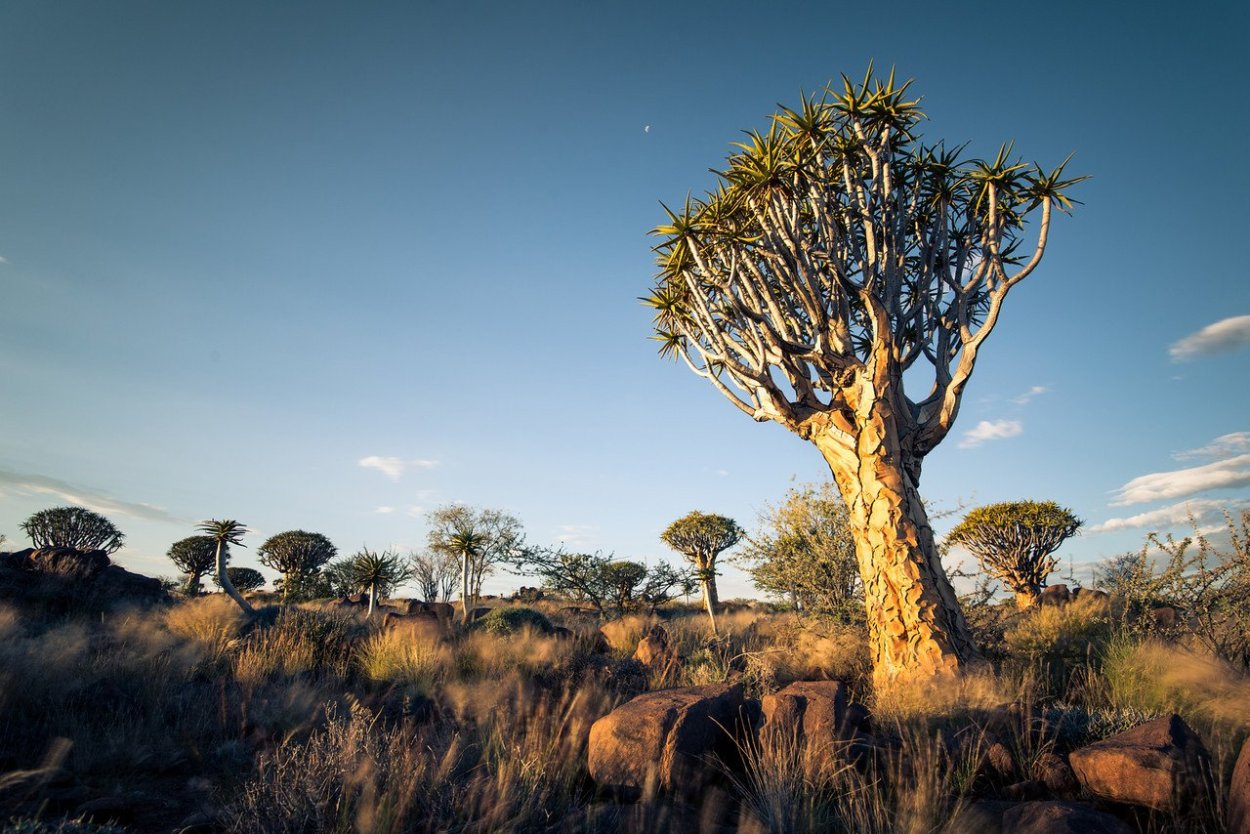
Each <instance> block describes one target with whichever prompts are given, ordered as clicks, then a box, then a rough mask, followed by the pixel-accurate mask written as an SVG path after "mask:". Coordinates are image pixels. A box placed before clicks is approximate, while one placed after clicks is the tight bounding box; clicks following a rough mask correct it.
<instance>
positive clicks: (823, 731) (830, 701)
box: [760, 681, 849, 744]
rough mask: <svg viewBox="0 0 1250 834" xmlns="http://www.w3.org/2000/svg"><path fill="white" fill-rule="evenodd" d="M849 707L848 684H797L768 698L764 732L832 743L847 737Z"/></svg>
mask: <svg viewBox="0 0 1250 834" xmlns="http://www.w3.org/2000/svg"><path fill="white" fill-rule="evenodd" d="M846 706H847V697H846V685H845V684H843V683H842V682H841V681H797V682H795V683H792V684H790V685H789V686H787V687H786V688H785V689H782V690H781V691H780V692H774V693H773V694H771V695H765V696H764V698H763V700H762V701H761V707H762V709H763V713H764V726H763V727H762V728H761V730H760V732H761V733H764V734H770V733H778V734H784V735H791V736H794V737H795V738H797V739H799V740H800V741H802V740H813V741H818V742H820V743H823V744H828V743H830V742H832V741H833V740H834V739H835V738H840V737H845V736H846V735H847V730H848V729H849V728H848V727H847V725H846Z"/></svg>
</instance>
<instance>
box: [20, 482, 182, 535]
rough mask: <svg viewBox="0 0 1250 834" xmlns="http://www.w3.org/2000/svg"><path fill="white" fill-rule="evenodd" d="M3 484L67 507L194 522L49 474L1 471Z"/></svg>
mask: <svg viewBox="0 0 1250 834" xmlns="http://www.w3.org/2000/svg"><path fill="white" fill-rule="evenodd" d="M0 485H3V486H5V487H7V488H8V489H10V490H11V491H13V492H16V493H19V494H25V495H51V496H54V497H56V498H58V499H60V500H61V501H64V502H65V503H67V504H75V505H77V506H79V507H86V508H87V509H89V510H94V511H96V512H98V513H103V514H104V515H121V516H127V517H129V518H142V519H146V520H148V521H166V522H170V523H173V524H183V525H186V524H192V523H194V522H193V521H191V520H188V519H185V518H179V517H178V516H175V515H173V514H171V513H169V512H167V511H166V510H165V509H164V508H162V507H158V506H156V505H154V504H144V503H139V502H134V501H123V500H121V499H120V498H113V497H112V496H109V495H107V494H105V493H103V492H100V491H98V490H94V489H89V488H87V487H82V486H78V485H75V484H71V483H68V482H66V481H62V480H59V479H57V478H50V477H48V476H47V475H34V474H30V473H26V472H14V471H12V470H9V469H0Z"/></svg>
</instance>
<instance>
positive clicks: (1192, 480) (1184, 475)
mask: <svg viewBox="0 0 1250 834" xmlns="http://www.w3.org/2000/svg"><path fill="white" fill-rule="evenodd" d="M1248 484H1250V455H1237V456H1236V457H1232V458H1228V459H1227V460H1218V461H1216V462H1215V463H1208V464H1204V465H1202V466H1192V467H1190V468H1188V469H1174V470H1172V471H1170V472H1154V473H1151V474H1149V475H1142V476H1140V477H1137V478H1134V479H1133V480H1131V481H1129V482H1128V483H1127V484H1125V485H1124V486H1122V487H1120V488H1119V489H1118V490H1116V497H1115V499H1114V500H1112V502H1111V505H1112V506H1114V507H1123V506H1126V505H1129V504H1144V503H1146V502H1149V501H1163V500H1166V499H1169V498H1184V497H1185V496H1187V495H1195V494H1197V493H1199V492H1206V491H1207V490H1209V489H1221V488H1228V487H1239V486H1246V485H1248Z"/></svg>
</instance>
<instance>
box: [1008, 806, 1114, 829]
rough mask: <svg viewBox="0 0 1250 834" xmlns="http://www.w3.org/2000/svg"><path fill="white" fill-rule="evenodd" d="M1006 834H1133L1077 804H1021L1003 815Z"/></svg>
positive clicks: (1103, 815)
mask: <svg viewBox="0 0 1250 834" xmlns="http://www.w3.org/2000/svg"><path fill="white" fill-rule="evenodd" d="M1002 832H1003V834H1132V832H1133V830H1132V829H1131V828H1129V827H1128V826H1127V825H1125V824H1124V823H1123V822H1121V821H1120V820H1119V819H1117V818H1116V817H1113V816H1111V815H1110V814H1104V813H1103V812H1102V811H1097V810H1095V809H1093V808H1091V807H1089V806H1088V805H1080V804H1078V803H1076V802H1022V803H1020V804H1019V805H1016V806H1015V807H1014V808H1010V809H1008V810H1007V812H1006V813H1004V814H1003V827H1002Z"/></svg>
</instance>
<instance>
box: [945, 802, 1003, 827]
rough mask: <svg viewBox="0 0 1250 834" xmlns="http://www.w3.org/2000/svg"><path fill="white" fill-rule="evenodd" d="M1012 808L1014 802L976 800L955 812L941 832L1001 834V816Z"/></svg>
mask: <svg viewBox="0 0 1250 834" xmlns="http://www.w3.org/2000/svg"><path fill="white" fill-rule="evenodd" d="M1014 807H1016V804H1015V803H1014V802H1002V801H1000V800H996V799H982V800H978V801H977V802H973V803H971V804H970V805H965V806H963V807H962V808H960V809H959V810H958V811H956V812H955V815H954V816H952V817H951V819H950V822H948V823H947V824H946V828H944V829H942V830H943V831H944V832H946V834H1002V830H1003V814H1005V813H1006V812H1007V811H1008V809H1011V808H1014Z"/></svg>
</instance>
